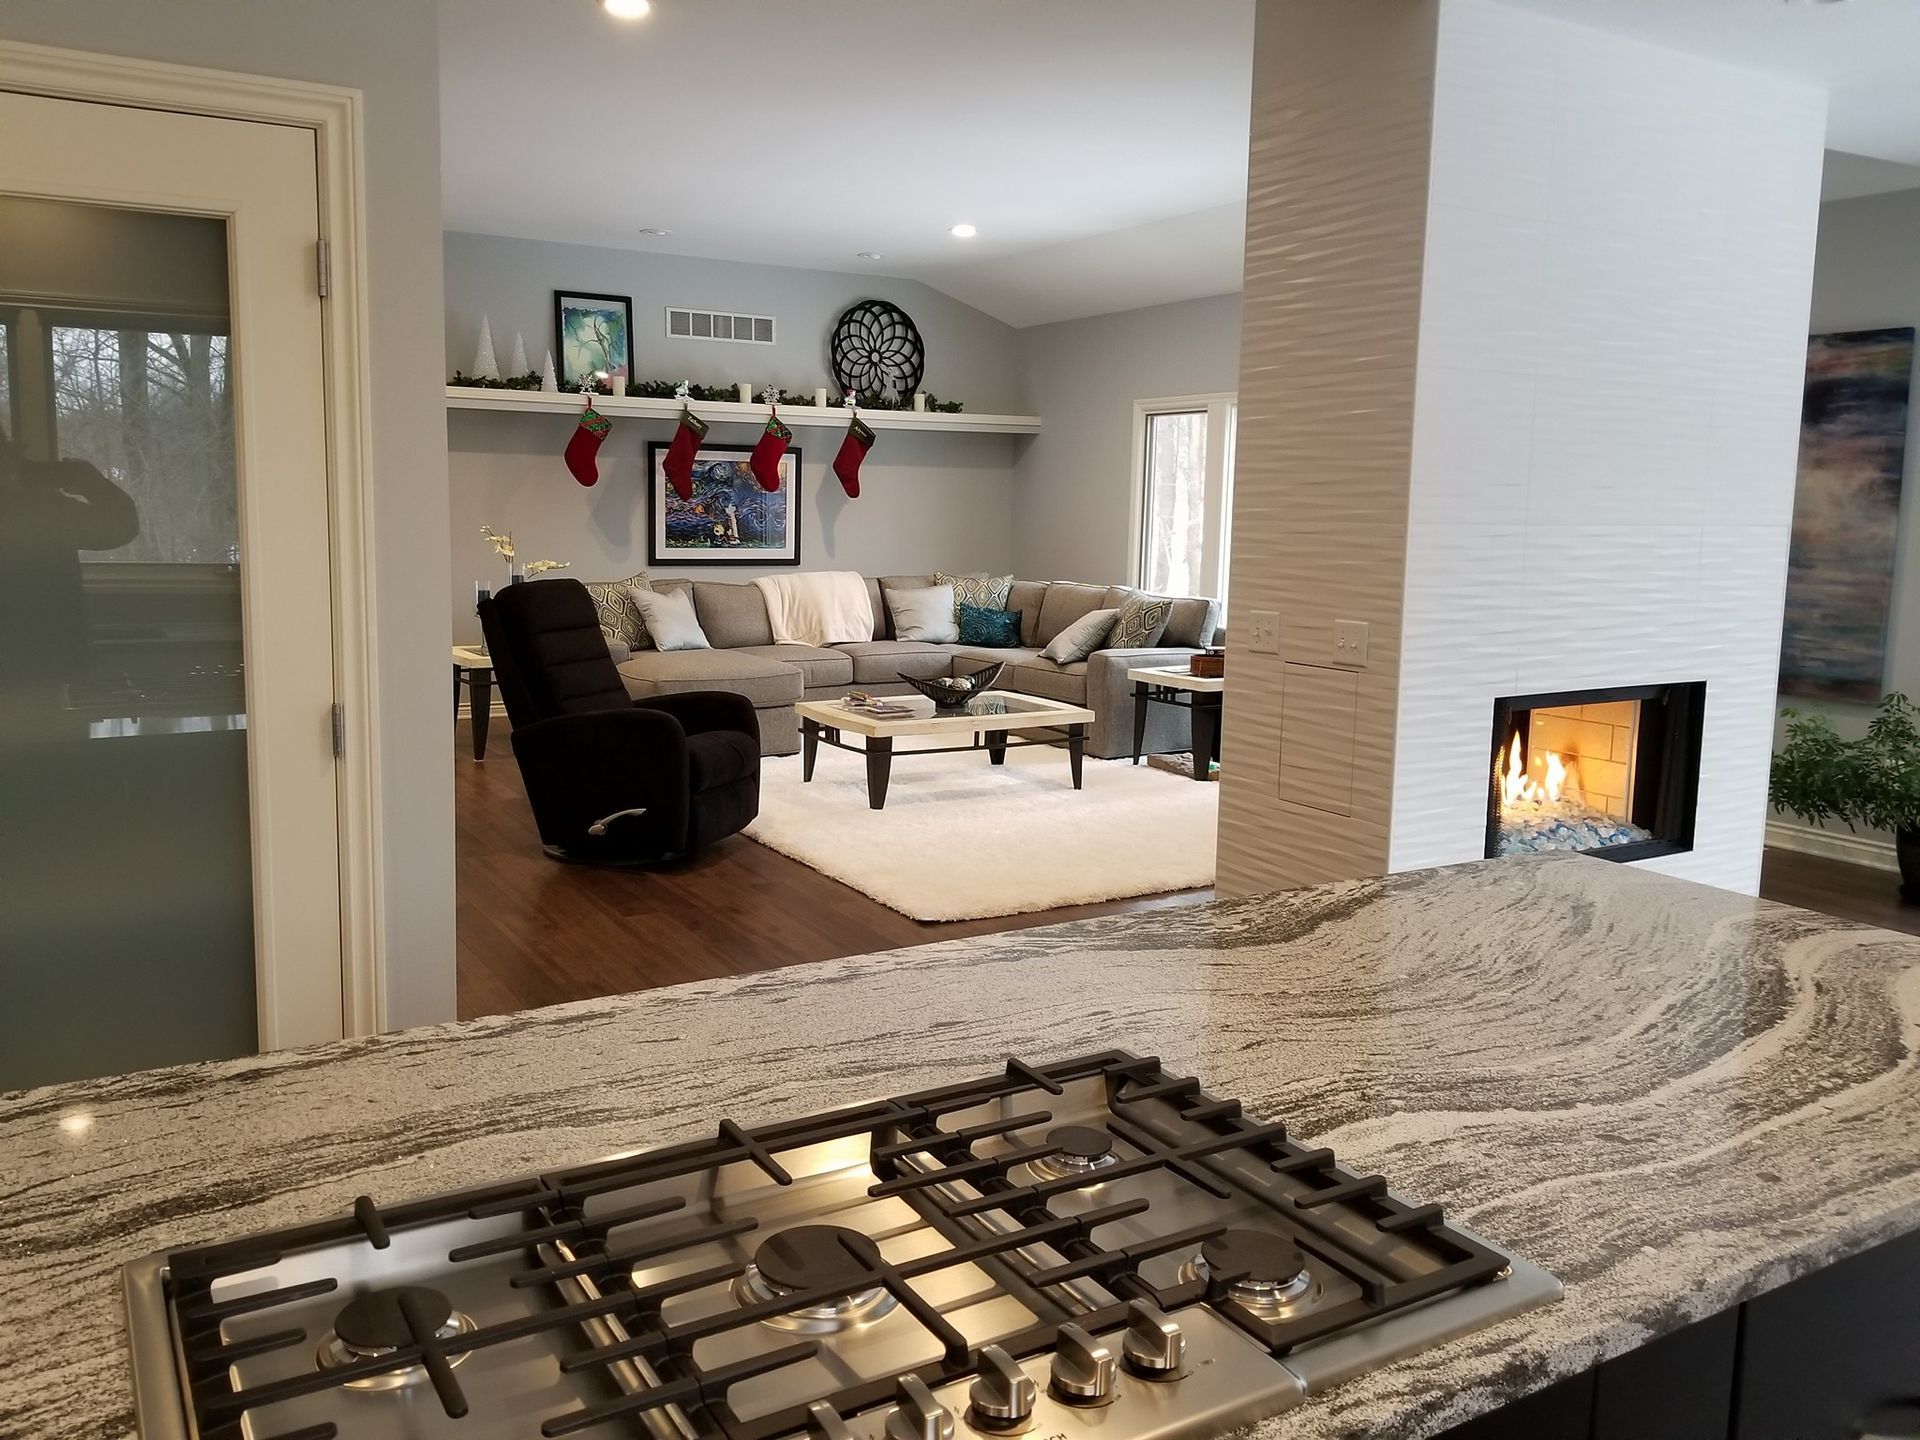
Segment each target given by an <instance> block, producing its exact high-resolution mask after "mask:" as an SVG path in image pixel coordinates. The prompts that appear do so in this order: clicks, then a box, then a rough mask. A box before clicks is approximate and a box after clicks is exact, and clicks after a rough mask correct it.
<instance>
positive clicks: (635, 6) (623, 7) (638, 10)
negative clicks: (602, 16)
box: [600, 0, 653, 20]
mask: <svg viewBox="0 0 1920 1440" xmlns="http://www.w3.org/2000/svg"><path fill="white" fill-rule="evenodd" d="M600 8H601V9H602V10H604V11H606V12H607V14H609V15H611V16H613V18H614V19H616V20H639V19H642V18H644V17H645V15H646V13H647V12H648V11H649V10H651V9H653V0H600Z"/></svg>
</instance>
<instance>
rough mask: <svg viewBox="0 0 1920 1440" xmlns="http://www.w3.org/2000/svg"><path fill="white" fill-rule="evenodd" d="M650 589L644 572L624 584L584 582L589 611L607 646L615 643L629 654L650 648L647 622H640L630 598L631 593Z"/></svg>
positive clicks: (615, 581)
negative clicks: (595, 614)
mask: <svg viewBox="0 0 1920 1440" xmlns="http://www.w3.org/2000/svg"><path fill="white" fill-rule="evenodd" d="M652 588H653V584H652V582H651V581H649V580H648V579H647V572H646V571H644V570H642V571H641V572H640V573H639V574H638V575H633V576H629V577H628V578H627V579H625V580H589V581H588V582H587V594H589V595H591V596H592V597H593V608H594V609H595V610H597V611H598V612H599V614H600V633H601V634H602V635H605V636H606V637H607V640H608V642H609V643H611V642H613V641H615V640H618V641H619V642H620V643H621V644H623V645H625V646H626V647H627V648H628V649H629V650H651V649H652V648H653V641H652V640H651V639H649V638H648V636H647V622H646V621H644V620H642V619H641V618H640V607H639V606H638V605H635V604H634V603H633V594H632V592H633V591H634V590H635V589H639V590H651V589H652Z"/></svg>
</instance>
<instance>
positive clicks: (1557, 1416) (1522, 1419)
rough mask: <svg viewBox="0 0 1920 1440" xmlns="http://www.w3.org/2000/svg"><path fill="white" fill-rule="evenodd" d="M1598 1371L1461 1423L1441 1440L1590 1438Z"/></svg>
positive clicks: (1573, 1439) (1576, 1439) (1554, 1439)
mask: <svg viewBox="0 0 1920 1440" xmlns="http://www.w3.org/2000/svg"><path fill="white" fill-rule="evenodd" d="M1594 1378H1595V1372H1594V1371H1592V1370H1589V1371H1588V1372H1587V1373H1586V1374H1584V1375H1576V1376H1574V1377H1573V1378H1572V1379H1571V1380H1562V1381H1560V1382H1559V1383H1558V1384H1554V1385H1549V1386H1548V1387H1547V1388H1546V1389H1544V1390H1538V1391H1535V1392H1534V1393H1533V1394H1531V1395H1529V1396H1527V1397H1526V1398H1525V1399H1524V1400H1516V1401H1514V1402H1513V1404H1511V1405H1506V1406H1502V1407H1501V1408H1500V1409H1498V1410H1495V1411H1493V1412H1492V1413H1491V1414H1488V1415H1482V1416H1481V1417H1480V1418H1479V1419H1478V1420H1469V1421H1468V1422H1467V1423H1466V1424H1464V1425H1457V1426H1455V1427H1454V1428H1453V1429H1451V1430H1449V1431H1447V1433H1446V1434H1445V1435H1444V1436H1442V1437H1441V1440H1589V1437H1590V1436H1591V1435H1592V1434H1593V1384H1594Z"/></svg>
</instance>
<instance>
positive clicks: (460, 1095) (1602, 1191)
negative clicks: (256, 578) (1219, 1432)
mask: <svg viewBox="0 0 1920 1440" xmlns="http://www.w3.org/2000/svg"><path fill="white" fill-rule="evenodd" d="M1109 1047H1122V1048H1126V1049H1131V1050H1134V1051H1137V1052H1140V1053H1142V1054H1157V1055H1159V1056H1160V1057H1162V1059H1163V1060H1164V1061H1165V1063H1166V1064H1167V1066H1168V1067H1169V1068H1170V1069H1174V1070H1177V1071H1180V1072H1184V1073H1187V1074H1192V1075H1197V1076H1199V1077H1200V1078H1201V1079H1202V1081H1203V1082H1204V1083H1205V1084H1206V1085H1207V1087H1208V1089H1209V1090H1210V1091H1211V1092H1212V1093H1214V1094H1216V1095H1228V1096H1237V1097H1239V1098H1241V1099H1242V1100H1244V1101H1245V1102H1246V1103H1247V1107H1248V1109H1249V1111H1251V1112H1253V1113H1257V1114H1260V1115H1264V1116H1269V1117H1273V1118H1278V1119H1284V1120H1286V1121H1288V1122H1289V1123H1290V1125H1291V1126H1292V1127H1293V1129H1294V1130H1295V1132H1296V1133H1297V1134H1300V1135H1303V1136H1310V1137H1313V1138H1314V1139H1316V1140H1318V1141H1320V1142H1324V1143H1326V1144H1330V1145H1332V1146H1333V1147H1334V1148H1335V1149H1336V1150H1337V1151H1338V1152H1339V1154H1340V1156H1341V1158H1342V1160H1343V1161H1344V1162H1345V1163H1347V1164H1348V1165H1349V1166H1352V1167H1356V1168H1360V1167H1364V1168H1365V1169H1367V1170H1377V1171H1379V1172H1380V1173H1382V1174H1385V1175H1386V1176H1388V1177H1389V1179H1391V1180H1392V1181H1393V1183H1394V1185H1395V1187H1396V1189H1397V1190H1398V1191H1399V1192H1400V1193H1402V1194H1405V1195H1407V1196H1410V1197H1414V1198H1417V1199H1421V1200H1437V1201H1440V1202H1442V1203H1444V1204H1445V1205H1446V1206H1447V1208H1448V1212H1449V1215H1450V1216H1451V1217H1452V1218H1454V1219H1457V1220H1459V1221H1461V1222H1462V1223H1464V1224H1466V1225H1469V1226H1471V1227H1472V1228H1473V1229H1475V1230H1477V1231H1479V1232H1480V1233H1481V1234H1483V1235H1485V1236H1487V1237H1489V1238H1491V1239H1493V1240H1495V1241H1497V1242H1499V1243H1501V1244H1503V1245H1506V1246H1507V1247H1509V1248H1511V1249H1513V1250H1516V1251H1518V1252H1519V1253H1521V1254H1523V1255H1525V1256H1526V1257H1528V1258H1529V1259H1531V1260H1533V1261H1536V1262H1537V1263H1539V1264H1541V1265H1544V1266H1546V1267H1547V1268H1548V1269H1550V1270H1552V1271H1553V1272H1554V1273H1555V1274H1557V1275H1558V1276H1560V1278H1561V1279H1562V1280H1563V1281H1565V1283H1566V1288H1567V1295H1566V1299H1565V1300H1564V1301H1563V1302H1562V1303H1560V1304H1559V1305H1556V1306H1553V1307H1551V1308H1548V1309H1546V1310H1541V1311H1535V1312H1533V1313H1531V1314H1528V1315H1524V1316H1522V1317H1520V1318H1518V1319H1516V1320H1513V1321H1509V1322H1507V1323H1506V1324H1504V1325H1501V1326H1498V1327H1496V1328H1493V1329H1490V1330H1485V1331H1481V1332H1479V1333H1477V1334H1475V1335H1472V1336H1469V1337H1467V1338H1465V1339H1462V1340H1459V1341H1455V1342H1453V1343H1451V1344H1448V1345H1445V1346H1442V1347H1440V1348H1438V1349H1435V1350H1432V1351H1429V1352H1427V1353H1425V1354H1423V1355H1420V1356H1416V1357H1413V1358H1411V1359H1408V1360H1404V1361H1401V1362H1399V1363H1397V1364H1395V1365H1392V1366H1390V1367H1388V1368H1386V1369H1383V1370H1379V1371H1376V1372H1374V1373H1372V1374H1370V1375H1366V1376H1363V1377H1361V1378H1360V1379H1358V1380H1355V1381H1353V1382H1351V1383H1350V1384H1348V1385H1346V1386H1344V1387H1342V1388H1340V1389H1338V1390H1336V1391H1334V1392H1332V1393H1331V1394H1329V1395H1327V1396H1326V1397H1324V1398H1322V1399H1319V1400H1316V1401H1313V1402H1310V1403H1309V1404H1308V1405H1307V1406H1306V1407H1305V1408H1303V1409H1301V1410H1297V1411H1294V1412H1292V1413H1291V1414H1288V1415H1285V1416H1281V1417H1277V1418H1275V1419H1273V1420H1269V1421H1266V1422H1264V1423H1263V1424H1261V1425H1260V1426H1258V1427H1257V1428H1256V1430H1255V1432H1254V1433H1255V1434H1256V1435H1257V1436H1259V1437H1262V1440H1332V1437H1357V1436H1368V1437H1377V1440H1414V1437H1420V1436H1427V1435H1433V1434H1436V1433H1437V1432H1439V1431H1441V1430H1443V1429H1445V1428H1447V1426H1448V1425H1450V1424H1452V1423H1454V1422H1456V1421H1458V1420H1461V1419H1463V1418H1465V1417H1468V1416H1470V1415H1473V1414H1476V1413H1479V1412H1481V1411H1483V1410H1487V1409H1490V1408H1493V1407H1494V1406H1496V1405H1498V1404H1500V1403H1501V1402H1503V1401H1505V1400H1510V1399H1513V1398H1516V1397H1517V1396H1518V1395H1520V1394H1522V1393H1524V1392H1526V1391H1529V1390H1532V1389H1534V1388H1537V1387H1539V1386H1541V1385H1544V1384H1546V1383H1547V1382H1548V1381H1550V1380H1552V1379H1553V1378H1555V1377H1558V1376H1561V1375H1565V1374H1570V1373H1574V1372H1577V1371H1579V1370H1581V1369H1584V1368H1585V1367H1587V1366H1589V1365H1592V1364H1593V1363H1594V1362H1595V1361H1597V1360H1599V1359H1602V1358H1604V1357H1606V1356H1610V1355H1613V1354H1617V1353H1619V1352H1621V1351H1624V1350H1626V1349H1629V1348H1631V1347H1632V1346H1634V1345H1635V1344H1637V1343H1640V1342H1641V1341H1643V1340H1645V1339H1647V1338H1648V1337H1650V1336H1651V1335H1654V1334H1658V1333H1661V1332H1664V1331H1667V1330H1670V1329H1673V1328H1676V1327H1678V1326H1680V1325H1682V1324H1685V1323H1686V1322H1688V1321H1690V1320H1693V1319H1696V1318H1699V1317H1702V1316H1705V1315H1707V1314H1710V1313H1712V1312H1714V1311H1717V1310H1720V1309H1723V1308H1725V1307H1727V1306H1728V1305H1731V1304H1733V1303H1735V1302H1737V1301H1738V1300H1740V1299H1742V1298H1743V1297H1745V1296H1748V1295H1751V1294H1754V1293H1756V1292H1758V1291H1760V1290H1763V1289H1766V1288H1770V1287H1772V1286H1774V1285H1777V1284H1779V1283H1781V1282H1783V1281H1785V1280H1787V1279H1789V1278H1791V1277H1792V1276H1793V1275H1795V1274H1798V1273H1801V1272H1803V1271H1806V1270H1809V1269H1812V1268H1815V1267H1817V1266H1820V1265H1823V1264H1826V1263H1829V1262H1831V1261H1833V1260H1835V1259H1837V1258H1839V1257H1841V1256H1842V1255H1845V1254H1848V1253H1851V1252H1854V1251H1857V1250H1860V1249H1863V1248H1865V1247H1867V1246H1870V1245H1872V1244H1874V1243H1876V1242H1878V1241H1881V1240H1884V1239H1887V1238H1890V1237H1892V1236H1894V1235H1897V1234H1900V1233H1903V1232H1906V1231H1909V1230H1914V1229H1920V1065H1917V1064H1916V1058H1915V1052H1916V1048H1917V1047H1920V939H1915V938H1912V937H1908V936H1901V935H1893V934H1889V933H1886V932H1883V931H1877V930H1869V929H1864V928H1860V927H1856V926H1852V925H1848V924H1846V923H1844V922H1841V921H1837V920H1833V919H1829V918H1826V917H1822V916H1817V915H1812V914H1808V913H1806V912H1804V911H1798V910H1793V909H1788V908H1786V907H1783V906H1779V905H1773V904H1769V903H1767V902H1764V901H1758V900H1754V899H1750V898H1747V897H1744V896H1739V895H1733V894H1729V893H1726V892H1723V891H1718V890H1711V889H1707V888H1704V887H1701V886H1696V885H1691V884H1688V883H1685V882H1682V881H1677V880H1670V879H1666V878H1663V877H1660V876H1655V875H1649V874H1646V873H1643V872H1639V871H1636V870H1633V869H1632V868H1630V867H1626V866H1619V865H1609V864H1605V863H1602V862H1599V861H1595V860H1589V859H1581V858H1578V857H1570V856H1562V857H1544V858H1540V859H1527V860H1505V861H1492V862H1487V863H1484V864H1477V865H1467V866H1460V867H1456V868H1453V869H1448V870H1438V871H1425V872H1420V873H1415V874H1409V875H1400V876H1395V877H1392V878H1389V879H1386V880H1381V881H1363V882H1359V883H1354V884H1348V885H1339V886H1329V887H1324V888H1320V889H1314V890H1305V891H1297V892H1293V893H1291V894H1283V895H1277V896H1268V897H1262V898H1258V899H1253V900H1244V901H1234V902H1222V903H1218V904H1213V905H1207V906H1200V907H1194V908H1190V909H1174V910H1160V911H1150V912H1145V913H1137V914H1132V915H1124V916H1115V917H1111V918H1108V919H1103V920H1094V921H1086V922H1080V923H1074V924H1067V925H1059V926H1053V927H1049V928H1046V929H1040V930H1030V931H1026V932H1024V933H1020V934H1014V935H1004V936H993V937H987V938H983V939H976V940H959V941H952V942H948V943H944V944H939V945H932V946H925V947H921V948H918V949H913V950H903V951H894V952H891V953H888V954H883V955H869V956H862V957H859V958H855V959H849V960H839V961H830V962H827V963H825V964H819V965H810V966H804V967H800V968H796V969H789V970H781V971H775V972H770V973H767V974H762V975H755V976H745V977H738V978H733V979H728V980H720V981H709V982H700V983H696V984H691V985H681V986H677V987H675V988H673V989H669V990H661V991H654V992H650V993H643V994H639V995H633V996H628V997H622V998H618V999H612V1000H602V1001H590V1002H586V1003H582V1004H576V1005H567V1006H560V1007H557V1008H554V1009H549V1010H540V1011H532V1012H528V1013H525V1014H520V1015H511V1016H504V1017H501V1018H498V1019H491V1020H481V1021H475V1022H471V1023H468V1024H463V1025H450V1026H442V1027H437V1028H432V1029H423V1030H414V1031H408V1032H404V1033H401V1034H398V1035H393V1036H388V1037H382V1038H380V1039H376V1040H367V1041H349V1042H345V1043H342V1044H336V1045H329V1046H322V1047H318V1048H315V1049H310V1050H304V1051H296V1052H291V1053H282V1054H277V1055H271V1056H265V1057H261V1058H257V1059H248V1060H241V1061H230V1062H221V1063H215V1064H208V1065H199V1066H187V1067H181V1068H176V1069H170V1070H161V1071H149V1072H146V1073H142V1074H135V1075H129V1076H124V1077H121V1078H116V1079H109V1080H100V1081H94V1082H88V1083H84V1084H75V1085H66V1086H59V1087H53V1088H49V1089H43V1090H37V1091H29V1092H25V1093H23V1094H14V1095H5V1096H0V1316H4V1317H5V1318H4V1324H0V1435H4V1436H6V1437H8V1440H43V1437H61V1440H82V1437H84V1440H103V1437H116V1436H125V1435H130V1434H131V1433H132V1430H133V1418H132V1397H131V1391H130V1388H129V1381H128V1370H127V1365H126V1358H125V1351H124V1339H123V1323H122V1312H121V1300H120V1288H119V1277H118V1270H119V1267H120V1266H121V1265H122V1264H123V1263H124V1262H125V1261H127V1260H129V1259H131V1258H133V1257H135V1256H138V1255H141V1254H144V1253H146V1252H148V1251H152V1250H158V1249H165V1248H170V1247H174V1246H181V1245H190V1244H198V1243H201V1242H205V1241H209V1240H213V1239H216V1238H222V1237H233V1236H236V1235H241V1234H245V1233H247V1232H250V1231H254V1230H259V1229H263V1228H268V1227H272V1226H279V1225H288V1224H293V1223H297V1222H302V1221H308V1220H313V1219H317V1218H321V1217H333V1216H336V1215H338V1214H340V1213H342V1212H344V1211H345V1210H347V1209H348V1208H349V1206H350V1204H351V1201H352V1199H353V1197H354V1196H355V1195H358V1194H360V1193H363V1192H366V1193H371V1194H372V1195H373V1196H374V1197H375V1198H376V1199H377V1200H379V1201H380V1202H381V1203H387V1202H391V1201H396V1200H400V1199H403V1198H407V1197H410V1196H416V1195H420V1194H424V1193H427V1192H431V1191H435V1190H443V1189H450V1188H454V1187H457V1186H464V1185H470V1184H475V1183H480V1182H484V1181H487V1180H492V1179H498V1178H508V1177H513V1176H516V1175H520V1174H524V1173H527V1172H530V1171H533V1170H537V1169H542V1168H547V1167H551V1166H556V1165H561V1164H568V1163H574V1162H579V1161H584V1160H589V1159H593V1158H595V1157H598V1156H601V1155H604V1154H607V1153H610V1152H613V1151H616V1150H628V1149H633V1148H635V1147H639V1146H645V1145H652V1144H658V1143H664V1142H668V1141H673V1140H679V1139H684V1138H688V1137H690V1136H694V1135H698V1134H702V1133H706V1132H710V1131H711V1129H712V1127H713V1125H714V1124H715V1123H716V1121H717V1120H718V1118H719V1117H720V1116H723V1115H725V1116H731V1117H733V1118H735V1119H737V1120H739V1121H742V1122H756V1121H764V1120H773V1119H779V1118H783V1117H791V1116H798V1115H803V1114H806V1113H808V1112H811V1111H816V1110H824V1109H828V1108H832V1107H835V1106H839V1105H843V1104H847V1103H851V1102H855V1101H858V1100H863V1099H868V1098H875V1097H879V1096H883V1095H886V1094H889V1093H893V1092H898V1091H903V1090H910V1089H917V1088H921V1087H926V1086H932V1085H936V1084H941V1083H945V1082H949V1081H955V1080H962V1079H967V1078H971V1077H974V1076H976V1075H981V1074H987V1073H992V1072H994V1071H996V1070H998V1069H999V1068H1000V1066H1001V1064H1002V1062H1003V1058H1004V1057H1005V1056H1006V1055H1007V1054H1009V1053H1017V1054H1019V1055H1021V1056H1023V1057H1024V1058H1027V1059H1046V1060H1052V1059H1063V1058H1067V1057H1069V1056H1073V1055H1078V1054H1083V1053H1088V1052H1092V1051H1096V1050H1102V1049H1106V1048H1109Z"/></svg>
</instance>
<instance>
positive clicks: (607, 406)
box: [447, 385, 1040, 435]
mask: <svg viewBox="0 0 1920 1440" xmlns="http://www.w3.org/2000/svg"><path fill="white" fill-rule="evenodd" d="M581 399H582V397H581V396H579V395H576V394H570V393H561V394H558V395H554V394H548V393H546V392H544V391H540V390H482V389H479V388H477V387H474V386H471V385H449V386H448V387H447V408H448V409H449V410H518V411H520V412H522V413H523V414H532V415H578V414H579V413H580V402H581ZM592 399H593V408H594V409H596V410H598V411H599V412H600V413H601V414H603V415H608V416H619V415H635V416H640V417H643V418H645V419H649V420H672V419H675V418H676V417H677V416H678V415H679V414H680V402H679V401H678V400H647V399H642V398H640V397H639V396H628V395H595V396H593V397H592ZM693 413H694V414H696V415H698V416H699V417H700V418H701V419H702V420H705V421H706V422H707V423H708V424H710V425H712V424H745V425H754V424H759V423H761V422H763V421H764V420H765V419H766V417H767V407H766V406H765V405H761V404H753V405H742V404H741V403H740V402H739V401H737V400H695V401H694V402H693ZM780 418H781V419H782V420H784V421H786V422H787V424H789V425H792V426H795V427H796V428H797V427H800V426H803V425H814V426H831V427H835V428H838V429H842V430H844V429H846V426H847V412H846V411H845V410H844V409H839V410H836V409H832V408H822V407H820V406H817V405H782V406H781V407H780ZM860 418H861V419H862V420H864V421H866V422H867V424H869V425H871V426H872V427H873V428H874V429H875V430H934V431H945V432H946V433H948V434H960V435H1037V434H1039V433H1040V417H1039V416H1038V415H971V414H968V413H967V412H966V411H964V410H963V411H961V412H960V413H959V414H958V415H939V414H930V413H925V412H922V411H918V410H862V411H861V412H860Z"/></svg>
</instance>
